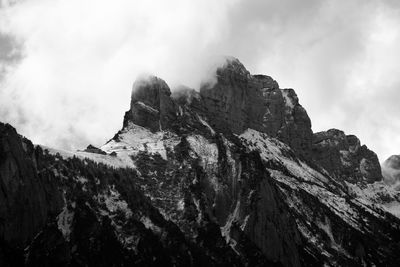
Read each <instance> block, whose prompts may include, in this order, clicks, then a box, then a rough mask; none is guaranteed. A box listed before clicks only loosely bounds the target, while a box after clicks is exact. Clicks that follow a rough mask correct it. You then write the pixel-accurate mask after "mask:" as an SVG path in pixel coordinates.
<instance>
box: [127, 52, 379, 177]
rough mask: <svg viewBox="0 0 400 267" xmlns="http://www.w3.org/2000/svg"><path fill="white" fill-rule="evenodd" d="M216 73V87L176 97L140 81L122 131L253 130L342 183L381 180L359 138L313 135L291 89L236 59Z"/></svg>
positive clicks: (181, 91)
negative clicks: (130, 126)
mask: <svg viewBox="0 0 400 267" xmlns="http://www.w3.org/2000/svg"><path fill="white" fill-rule="evenodd" d="M215 75H216V80H215V82H214V83H213V84H203V85H202V86H201V87H200V88H199V89H198V90H197V91H196V90H194V89H191V88H188V87H185V86H181V87H180V88H178V89H177V90H175V91H174V93H173V94H171V90H170V88H169V86H168V85H167V83H166V82H165V81H164V80H162V79H160V78H158V77H155V76H147V77H141V78H140V79H138V80H137V81H135V83H134V85H133V88H132V98H131V107H130V110H129V111H127V112H126V114H125V118H124V127H127V125H128V123H129V122H131V123H133V124H135V125H139V126H142V127H145V128H147V129H149V130H151V131H152V132H157V131H160V130H170V131H173V132H175V133H178V134H180V133H186V132H188V131H192V130H193V129H197V130H200V129H201V128H202V127H204V125H205V124H207V125H208V126H210V127H211V128H212V129H213V131H214V130H215V131H216V132H221V133H224V134H241V133H243V132H244V131H246V130H247V129H249V128H250V129H254V130H257V131H260V132H262V133H266V134H268V136H270V137H274V138H278V139H279V140H281V141H283V142H284V143H286V144H288V145H289V146H290V147H291V148H292V149H293V150H294V151H295V152H296V153H297V154H298V155H299V156H301V157H303V158H306V159H309V160H310V161H315V162H317V163H318V164H319V165H320V166H322V167H323V168H324V169H325V170H326V171H328V172H329V173H331V174H332V175H333V176H335V177H338V178H340V179H344V180H346V181H349V182H352V183H354V182H360V181H366V182H374V181H379V180H381V179H382V176H381V169H380V165H379V162H378V158H377V156H376V155H375V153H374V152H372V151H370V150H368V148H367V147H366V146H361V145H360V144H359V140H358V138H357V137H355V136H346V135H345V134H344V133H343V132H341V131H338V130H336V131H335V130H329V131H327V132H321V133H316V134H314V133H313V132H312V129H311V120H310V118H309V116H308V114H307V112H306V110H305V109H304V108H303V107H302V106H301V105H300V103H299V99H298V97H297V94H296V92H295V91H294V90H293V89H281V88H279V84H278V83H277V82H276V81H275V80H274V79H273V78H271V77H270V76H267V75H261V74H257V75H251V74H250V72H249V71H248V70H247V69H246V68H245V66H244V65H243V64H242V63H241V62H240V61H239V60H238V59H236V58H233V57H228V58H227V59H226V62H225V63H224V64H222V65H221V66H220V67H219V68H217V70H216V73H215ZM354 142H355V143H354ZM353 143H354V144H353ZM349 177H350V178H349Z"/></svg>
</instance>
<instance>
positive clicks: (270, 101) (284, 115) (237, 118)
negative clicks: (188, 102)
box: [200, 59, 312, 154]
mask: <svg viewBox="0 0 400 267" xmlns="http://www.w3.org/2000/svg"><path fill="white" fill-rule="evenodd" d="M200 94H201V96H202V97H203V100H204V103H205V106H206V107H207V111H208V113H209V118H210V120H211V124H212V125H213V127H215V128H216V129H218V130H220V131H223V132H227V131H232V132H233V133H236V134H240V133H242V132H243V131H245V130H246V129H247V128H252V129H255V130H258V131H260V132H264V133H267V134H268V135H269V136H271V137H277V138H278V139H280V140H282V141H284V142H286V143H288V144H289V145H290V146H292V147H293V148H294V149H295V150H296V151H297V152H299V153H301V154H308V152H309V150H310V148H311V140H312V131H311V121H310V119H309V117H308V115H307V112H306V111H305V110H304V108H303V107H302V106H301V105H300V104H299V101H298V98H297V96H296V94H295V92H294V90H292V89H284V90H281V89H279V85H278V83H277V82H276V81H275V80H273V79H272V78H271V77H269V76H266V75H251V74H250V73H249V72H248V71H247V70H246V68H245V67H244V66H243V65H242V64H241V63H240V62H239V61H238V60H237V59H228V60H227V63H226V64H225V65H224V66H223V67H221V68H219V69H218V70H217V82H216V83H215V84H211V85H204V86H203V87H202V88H201V89H200Z"/></svg>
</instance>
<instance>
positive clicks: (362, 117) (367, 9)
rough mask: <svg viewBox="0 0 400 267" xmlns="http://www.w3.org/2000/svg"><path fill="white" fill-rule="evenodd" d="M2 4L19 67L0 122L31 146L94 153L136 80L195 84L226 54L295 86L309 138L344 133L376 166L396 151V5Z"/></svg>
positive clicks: (399, 79) (5, 85) (5, 83)
mask: <svg viewBox="0 0 400 267" xmlns="http://www.w3.org/2000/svg"><path fill="white" fill-rule="evenodd" d="M12 2H13V3H11V4H10V1H4V0H3V1H2V2H1V5H0V6H1V7H2V8H1V9H0V34H2V35H4V36H12V37H13V38H14V39H15V40H16V41H17V42H18V43H19V44H20V45H21V46H22V50H21V53H22V59H21V60H20V61H19V63H18V64H13V65H11V67H8V68H7V72H6V74H5V76H4V77H3V79H2V81H1V84H0V120H1V121H7V122H10V123H12V124H13V125H14V126H16V127H17V129H18V130H19V131H20V132H21V133H23V134H24V135H26V136H28V137H29V138H31V139H32V140H33V141H34V142H36V143H42V144H46V145H49V146H55V147H63V148H67V149H76V148H82V147H83V146H85V145H87V144H88V143H94V144H95V145H100V144H102V143H103V142H105V141H106V140H107V139H108V138H110V137H112V136H113V134H114V133H115V132H116V131H117V130H118V129H119V128H120V127H121V124H122V117H123V114H124V111H126V110H127V109H128V107H129V102H130V99H129V98H130V87H131V85H132V83H133V81H134V79H135V78H136V76H137V75H139V74H141V73H143V72H150V73H153V74H155V75H157V76H159V77H161V78H163V79H165V80H166V81H167V82H168V83H169V84H170V85H172V86H173V85H175V84H178V83H183V84H187V85H189V86H192V87H197V86H198V84H199V82H200V81H201V79H203V78H204V77H205V75H206V74H207V69H208V67H209V65H210V64H214V63H215V62H214V60H215V58H218V57H217V56H218V55H232V56H235V57H238V58H239V59H240V60H241V61H242V62H243V63H244V65H245V66H246V67H247V68H248V69H249V71H250V72H252V73H264V74H267V75H271V76H272V77H274V78H275V79H276V80H277V81H278V82H279V83H280V85H281V87H292V88H295V89H296V91H297V93H298V94H299V97H300V101H301V102H302V103H303V105H304V106H305V108H306V109H307V110H308V112H309V115H310V117H311V119H312V121H313V129H314V131H318V130H325V129H328V128H332V127H335V128H339V129H343V130H345V131H346V132H347V133H354V134H356V135H358V136H359V137H360V138H361V140H362V142H363V143H366V144H367V145H368V146H369V147H370V148H372V149H373V150H375V151H376V152H377V153H378V155H379V156H380V159H381V160H383V159H385V158H387V157H388V156H389V155H391V154H396V153H397V154H400V135H399V134H398V133H399V131H400V118H399V117H398V114H399V111H400V105H399V104H398V103H399V102H400V98H399V97H398V93H397V90H398V87H399V86H400V75H399V71H400V61H399V60H398V58H400V57H399V56H400V52H399V51H400V50H399V49H398V44H399V41H400V35H399V33H400V27H399V26H398V25H400V13H399V6H398V5H397V2H396V1H381V2H378V1H364V0H350V1H340V2H338V1H319V0H307V1H288V0H283V1H263V0H250V1H244V0H241V1H240V0H237V1H232V0H225V1H212V0H202V1H187V0H171V1H162V0H160V1H132V0H130V1H128V0H127V1H124V0H118V1H103V0H96V1H89V0H88V1H83V0H79V1H78V0H26V1H17V2H16V3H14V2H15V1H12ZM0 42H1V38H0ZM0 48H1V45H0ZM0 54H1V53H0ZM4 62H5V61H4ZM4 62H3V65H4V64H5V63H4ZM0 64H1V58H0ZM3 69H4V67H3ZM0 70H1V68H0Z"/></svg>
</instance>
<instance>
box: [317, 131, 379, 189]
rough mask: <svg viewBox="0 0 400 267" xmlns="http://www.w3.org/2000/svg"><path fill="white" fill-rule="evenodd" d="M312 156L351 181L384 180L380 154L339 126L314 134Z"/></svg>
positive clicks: (328, 168)
mask: <svg viewBox="0 0 400 267" xmlns="http://www.w3.org/2000/svg"><path fill="white" fill-rule="evenodd" d="M312 157H313V159H314V160H315V161H316V162H317V163H318V164H320V165H321V166H322V167H323V168H324V169H325V170H327V171H328V172H329V173H330V174H332V175H334V176H335V177H338V178H340V179H343V180H346V181H348V182H351V183H355V182H367V183H373V182H375V181H380V180H382V174H381V167H380V164H379V160H378V157H377V155H376V154H375V153H374V152H373V151H371V150H369V149H368V148H367V147H366V146H365V145H361V144H360V140H359V139H358V138H357V137H356V136H354V135H345V134H344V132H343V131H340V130H337V129H330V130H328V131H326V132H318V133H315V134H314V138H313V147H312Z"/></svg>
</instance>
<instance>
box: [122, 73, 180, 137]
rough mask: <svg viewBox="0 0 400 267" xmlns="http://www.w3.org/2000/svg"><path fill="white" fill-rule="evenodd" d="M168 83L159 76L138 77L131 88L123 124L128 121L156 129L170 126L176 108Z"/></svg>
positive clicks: (174, 117)
mask: <svg viewBox="0 0 400 267" xmlns="http://www.w3.org/2000/svg"><path fill="white" fill-rule="evenodd" d="M170 95H171V91H170V89H169V87H168V85H167V84H166V83H165V81H163V80H162V79H160V78H157V77H155V76H148V77H144V78H141V79H138V80H137V81H136V82H135V83H134V84H133V88H132V97H131V108H130V110H129V111H127V112H126V114H125V118H124V126H126V125H127V123H128V122H129V121H131V122H133V123H135V124H137V125H140V126H143V127H147V128H149V129H151V130H152V131H158V130H162V129H166V128H168V127H170V125H171V124H173V123H174V122H175V119H176V108H175V105H174V102H173V101H172V99H171V98H170Z"/></svg>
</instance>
